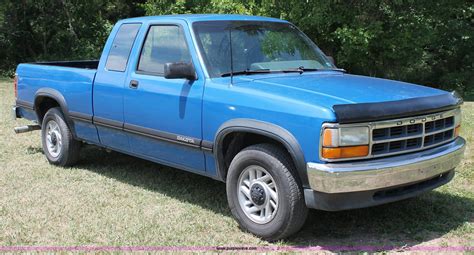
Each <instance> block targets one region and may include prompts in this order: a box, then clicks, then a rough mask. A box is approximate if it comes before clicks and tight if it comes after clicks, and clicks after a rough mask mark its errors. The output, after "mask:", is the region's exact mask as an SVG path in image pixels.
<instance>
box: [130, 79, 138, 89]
mask: <svg viewBox="0 0 474 255" xmlns="http://www.w3.org/2000/svg"><path fill="white" fill-rule="evenodd" d="M128 86H129V87H130V88H131V89H136V88H138V81H136V80H131V81H130V84H129V85H128Z"/></svg>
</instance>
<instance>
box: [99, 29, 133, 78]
mask: <svg viewBox="0 0 474 255" xmlns="http://www.w3.org/2000/svg"><path fill="white" fill-rule="evenodd" d="M140 25H141V24H123V25H121V26H120V28H119V30H118V31H117V34H116V35H115V38H114V41H113V43H112V48H110V52H109V56H108V57H107V63H106V64H105V68H107V70H109V71H118V72H123V71H125V69H126V68H127V62H128V57H129V55H130V51H131V50H132V46H133V42H134V41H135V38H136V37H137V33H138V30H139V29H140Z"/></svg>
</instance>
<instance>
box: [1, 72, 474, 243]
mask: <svg viewBox="0 0 474 255" xmlns="http://www.w3.org/2000/svg"><path fill="white" fill-rule="evenodd" d="M12 87H13V86H12V81H10V80H0V97H1V98H0V104H1V107H0V171H1V172H0V246H12V245H60V246H65V245H67V246H69V245H114V246H115V245H147V246H152V245H160V246H163V245H178V246H183V245H192V246H208V245H212V246H214V245H226V246H229V245H233V246H235V245H239V246H243V245H245V246H261V245H270V244H269V243H267V242H265V241H262V240H260V239H259V238H256V237H254V236H253V235H251V234H248V233H244V232H242V231H241V230H240V229H239V227H238V224H237V223H236V222H235V221H234V220H233V218H232V216H231V214H230V211H229V209H228V208H227V201H226V195H225V185H224V183H221V182H217V181H214V180H211V179H208V178H205V177H201V176H198V175H195V174H191V173H187V172H184V171H179V170H176V169H172V168H169V167H166V166H161V165H158V164H154V163H151V162H147V161H145V160H140V159H136V158H133V157H130V156H126V155H123V154H120V153H116V152H106V151H105V150H101V149H99V148H96V147H92V146H86V147H84V150H83V151H82V155H81V160H80V162H79V164H78V165H77V166H75V167H73V168H67V169H65V168H60V167H55V166H52V165H49V164H48V162H47V160H46V158H45V156H44V155H43V152H42V149H41V143H40V133H39V132H38V131H36V132H30V133H26V134H20V135H15V134H14V132H13V130H12V129H13V127H14V126H15V125H20V124H26V123H27V122H26V121H24V120H17V121H16V122H15V121H13V120H12V119H11V115H10V106H11V105H12V104H13V103H14V97H13V90H12ZM463 116H464V121H463V124H462V125H463V130H462V136H463V137H465V138H466V139H467V141H468V147H467V149H466V154H465V160H464V161H463V162H462V164H461V166H460V167H459V168H458V169H457V174H456V176H455V178H454V180H453V181H452V182H450V183H449V184H448V185H445V186H443V187H441V188H439V189H437V190H435V191H433V192H429V193H427V194H424V195H422V196H420V197H417V198H414V199H409V200H406V201H401V202H396V203H392V204H388V205H383V206H378V207H373V208H367V209H358V210H352V211H343V212H322V211H316V210H311V211H310V214H309V217H308V221H307V222H306V225H305V226H304V228H303V229H302V231H301V232H299V233H298V234H296V235H295V236H293V237H292V238H290V239H288V240H285V241H281V242H279V243H277V244H276V245H318V246H323V248H326V249H328V250H332V251H335V249H334V248H332V247H334V246H339V245H343V246H360V245H364V246H367V245H375V246H397V247H413V246H442V247H446V246H471V247H472V246H474V164H473V159H474V150H473V148H472V146H471V144H472V142H473V139H474V132H473V131H474V103H472V102H466V103H465V104H464V106H463ZM272 245H274V244H272Z"/></svg>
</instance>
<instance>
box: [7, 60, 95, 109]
mask: <svg viewBox="0 0 474 255" xmlns="http://www.w3.org/2000/svg"><path fill="white" fill-rule="evenodd" d="M97 63H98V62H97V61H68V62H41V63H29V64H20V65H19V66H18V68H17V71H16V73H17V77H18V98H17V103H18V102H20V103H22V104H23V105H31V106H33V105H34V103H35V102H34V101H35V97H36V96H37V95H38V94H51V95H56V96H58V97H62V98H60V99H61V100H63V101H64V104H65V105H67V111H68V113H71V112H77V113H82V114H86V115H90V116H92V114H93V112H92V86H93V82H94V78H95V74H96V69H93V68H96V67H97ZM68 113H65V114H68Z"/></svg>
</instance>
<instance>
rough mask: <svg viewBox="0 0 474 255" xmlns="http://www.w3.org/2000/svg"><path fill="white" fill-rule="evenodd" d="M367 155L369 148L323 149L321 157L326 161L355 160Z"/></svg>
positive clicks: (361, 146)
mask: <svg viewBox="0 0 474 255" xmlns="http://www.w3.org/2000/svg"><path fill="white" fill-rule="evenodd" d="M367 155H369V146H368V145H360V146H348V147H339V148H323V151H322V156H323V158H327V159H341V158H357V157H365V156H367Z"/></svg>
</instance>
